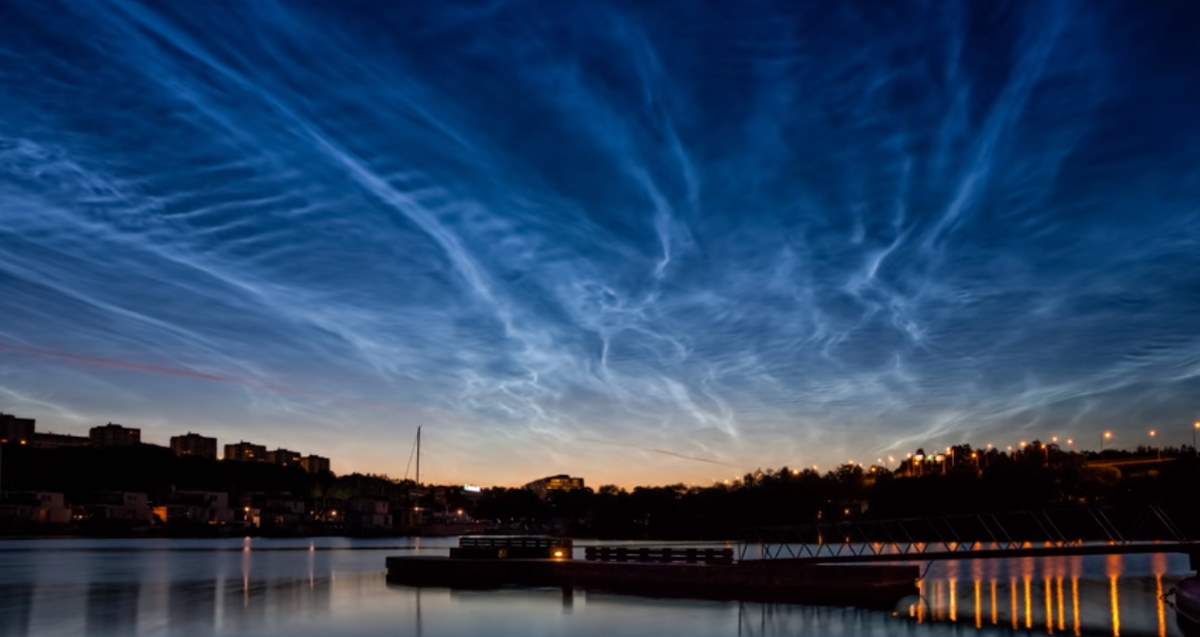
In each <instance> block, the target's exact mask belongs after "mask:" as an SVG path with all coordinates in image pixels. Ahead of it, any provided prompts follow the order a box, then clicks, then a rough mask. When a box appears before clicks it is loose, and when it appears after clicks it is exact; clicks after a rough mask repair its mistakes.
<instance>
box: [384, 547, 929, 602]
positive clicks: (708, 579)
mask: <svg viewBox="0 0 1200 637" xmlns="http://www.w3.org/2000/svg"><path fill="white" fill-rule="evenodd" d="M919 576H920V569H919V568H918V567H917V566H914V565H907V564H870V565H839V564H828V565H827V564H796V563H794V562H792V563H788V562H783V561H781V562H775V561H774V560H761V561H748V562H740V563H733V564H722V563H717V564H714V563H707V564H706V563H678V562H672V563H661V562H660V563H643V562H602V561H583V560H573V559H553V558H549V559H547V558H540V559H514V558H484V559H455V558H448V557H425V556H402V557H389V558H387V577H388V581H389V582H391V583H394V584H406V585H416V586H444V587H448V588H462V589H487V588H498V587H503V586H552V587H564V588H567V587H569V588H576V587H577V588H584V589H596V590H604V591H608V592H614V593H629V594H639V595H653V596H662V597H694V598H703V599H728V600H747V601H750V600H753V601H778V602H794V603H805V604H828V605H848V606H849V605H852V606H860V607H876V608H891V607H894V606H895V604H896V602H898V601H899V600H900V599H901V598H903V597H905V596H907V595H915V594H916V593H917V584H916V582H917V578H918V577H919Z"/></svg>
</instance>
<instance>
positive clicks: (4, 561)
mask: <svg viewBox="0 0 1200 637" xmlns="http://www.w3.org/2000/svg"><path fill="white" fill-rule="evenodd" d="M452 543H453V540H451V539H444V538H439V539H428V538H400V539H395V538H392V539H386V540H348V539H343V538H317V539H312V540H307V539H289V540H268V539H254V540H238V539H232V540H84V539H69V540H10V541H2V542H0V635H3V636H5V637H7V636H9V635H12V636H24V635H54V636H58V635H64V636H67V635H94V636H99V637H104V636H107V635H183V636H192V635H196V636H200V635H261V636H264V637H281V636H284V635H286V636H288V637H296V636H307V635H313V636H317V635H322V636H324V635H366V636H374V635H380V636H382V635H389V636H395V635H414V636H415V635H421V636H423V637H441V636H452V635H453V636H457V635H472V636H474V635H495V636H497V637H525V636H530V635H573V636H574V635H578V636H583V635H597V636H599V635H603V636H605V637H619V636H624V635H629V636H633V635H699V636H709V635H711V636H734V635H743V636H751V635H768V636H784V635H814V636H822V637H823V636H827V635H896V634H904V635H912V636H914V637H924V636H933V635H961V634H963V633H972V634H974V633H978V634H987V635H1005V634H1016V633H1020V634H1028V633H1030V632H1033V633H1041V634H1062V635H1115V636H1120V635H1127V636H1130V635H1180V634H1181V633H1180V632H1179V630H1178V628H1177V627H1176V625H1175V618H1174V614H1173V610H1172V609H1171V608H1170V607H1169V606H1168V605H1167V604H1165V603H1164V602H1162V601H1161V593H1165V592H1167V591H1169V590H1170V588H1171V586H1173V585H1174V583H1175V582H1177V581H1178V580H1179V579H1181V578H1182V577H1185V576H1186V575H1188V574H1189V571H1188V564H1187V559H1186V558H1184V557H1181V556H1168V555H1143V556H1126V557H1112V558H1104V557H1101V558H1061V559H1044V560H1035V559H1018V560H964V561H959V562H946V563H940V564H935V565H933V566H931V567H930V568H929V570H928V572H927V573H926V576H925V578H924V579H923V580H922V583H921V590H922V591H923V597H922V598H916V597H914V598H912V599H908V600H904V601H902V602H901V603H900V604H898V605H897V607H896V609H895V610H894V611H893V612H883V611H867V610H859V609H848V608H828V607H809V606H801V605H791V604H752V603H739V602H713V601H691V600H679V599H653V598H644V597H633V596H623V595H614V594H610V593H604V592H599V591H587V590H573V591H564V590H560V589H544V588H539V589H529V588H510V589H504V590H499V591H458V590H448V589H444V588H415V587H408V586H397V585H391V584H388V583H387V582H386V581H385V578H384V568H383V564H384V557H386V556H387V555H396V554H442V553H444V552H445V550H446V547H448V546H450V545H451V544H452Z"/></svg>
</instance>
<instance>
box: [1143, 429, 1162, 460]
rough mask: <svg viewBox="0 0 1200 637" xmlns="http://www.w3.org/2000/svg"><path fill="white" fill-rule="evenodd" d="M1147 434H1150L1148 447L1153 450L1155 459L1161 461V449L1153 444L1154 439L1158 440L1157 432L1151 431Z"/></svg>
mask: <svg viewBox="0 0 1200 637" xmlns="http://www.w3.org/2000/svg"><path fill="white" fill-rule="evenodd" d="M1147 433H1148V434H1150V446H1151V447H1153V448H1154V453H1155V457H1157V458H1158V459H1159V460H1162V449H1160V448H1159V447H1158V446H1156V445H1155V444H1154V442H1155V438H1158V430H1156V429H1151V430H1150V431H1149V432H1147Z"/></svg>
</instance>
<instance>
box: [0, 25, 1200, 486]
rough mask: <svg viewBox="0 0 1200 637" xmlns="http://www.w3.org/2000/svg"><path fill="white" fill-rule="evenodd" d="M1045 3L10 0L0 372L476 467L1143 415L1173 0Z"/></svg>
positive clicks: (1092, 424)
mask: <svg viewBox="0 0 1200 637" xmlns="http://www.w3.org/2000/svg"><path fill="white" fill-rule="evenodd" d="M1081 9H1082V8H1081V7H1074V6H1072V5H1070V4H1062V3H1052V4H1047V5H1044V6H1043V5H1038V6H1029V5H1016V6H1012V7H1002V6H1001V5H968V4H952V5H934V6H921V5H916V4H914V5H902V6H899V7H894V8H890V9H888V10H886V11H885V10H883V9H881V8H879V7H877V6H875V5H872V4H869V3H867V4H862V5H859V6H854V5H838V6H837V7H827V6H826V7H820V6H816V7H811V8H804V7H799V8H796V9H795V10H794V11H790V12H788V11H782V10H780V9H778V8H773V7H767V6H766V5H761V6H757V7H737V8H736V9H735V8H734V7H732V6H731V7H724V8H722V7H713V8H710V9H709V10H707V11H700V10H697V9H696V8H695V7H691V6H689V7H688V10H681V9H680V7H672V6H669V5H660V6H655V7H651V6H638V5H627V4H623V3H613V4H602V3H594V4H589V3H583V4H578V3H576V4H573V5H571V6H562V7H547V6H545V5H532V4H527V3H521V2H498V3H489V4H483V5H473V6H468V5H463V6H458V7H449V6H444V5H442V4H437V3H429V4H423V3H410V4H407V5H403V6H399V7H392V8H391V9H389V10H388V11H382V10H381V9H379V8H372V9H370V10H368V9H367V8H366V7H357V8H348V7H342V6H338V5H337V4H334V3H330V4H322V3H314V4H308V5H292V4H274V3H270V2H255V3H247V4H245V5H241V6H227V7H216V6H211V7H209V6H205V7H197V6H188V7H181V8H171V7H155V6H147V5H144V4H140V3H131V2H118V3H112V4H107V5H104V6H100V5H93V4H88V3H63V4H58V5H55V4H52V3H34V2H29V3H9V4H8V5H6V6H5V7H3V8H0V25H3V26H0V30H2V31H0V285H2V287H0V290H2V292H3V293H2V294H0V316H3V317H4V320H3V322H2V323H0V405H4V409H5V410H6V411H19V412H21V413H28V414H31V415H36V416H37V417H38V418H39V420H40V422H41V423H42V424H41V426H43V427H46V428H51V429H60V430H61V429H72V428H78V427H83V426H85V425H88V424H92V423H95V422H99V421H108V420H125V421H128V422H130V423H132V424H138V425H141V426H142V427H143V429H145V431H146V433H145V437H146V438H148V439H151V440H154V439H159V440H165V438H166V437H167V436H168V435H170V434H173V433H176V432H178V431H184V430H188V429H192V430H197V429H203V430H205V431H211V432H213V433H216V434H218V435H220V436H222V437H225V438H247V439H254V440H258V441H261V442H264V443H266V444H270V445H283V446H288V447H293V448H301V449H302V450H311V451H317V452H321V453H325V454H328V455H332V456H334V459H335V464H336V465H337V466H335V469H338V470H343V471H345V470H351V469H358V470H368V471H391V472H393V473H396V472H399V471H402V469H400V467H401V465H402V464H403V462H404V460H405V458H406V457H407V456H406V454H407V449H408V444H409V436H410V435H411V431H412V430H413V428H414V427H415V425H416V424H417V423H423V424H425V425H426V432H428V434H430V435H429V438H430V442H431V444H430V445H429V448H430V450H429V453H430V454H431V457H430V459H429V461H428V462H427V463H426V465H427V466H430V467H432V468H433V473H432V475H433V476H434V477H435V478H440V479H445V480H468V481H481V482H491V481H499V482H514V483H515V482H522V481H524V479H526V478H528V477H530V476H532V475H535V474H542V473H546V472H551V471H558V470H570V471H573V472H581V473H583V474H585V475H587V476H588V477H589V478H591V479H593V480H599V481H617V482H621V483H631V482H635V481H650V482H661V481H669V480H688V481H703V480H708V479H711V478H714V477H727V476H717V475H715V474H714V473H713V472H714V468H715V467H723V468H720V469H717V470H718V471H721V472H729V471H730V470H731V469H730V467H744V468H747V469H749V468H753V467H755V466H767V465H773V466H778V465H781V464H792V465H810V464H814V463H818V464H823V465H829V464H831V463H834V462H839V461H843V460H845V459H846V458H850V457H856V458H859V459H870V458H873V457H875V456H876V455H888V454H889V453H893V454H894V453H899V452H903V451H905V450H908V449H909V448H911V447H915V446H918V445H926V446H930V445H932V446H941V445H943V444H948V443H951V442H958V441H974V442H976V443H982V442H994V443H997V444H1004V443H1005V442H1011V441H1012V440H1016V439H1018V438H1032V437H1037V436H1042V437H1047V436H1049V435H1053V434H1059V433H1061V434H1064V435H1066V434H1070V435H1074V436H1076V437H1077V438H1080V439H1082V440H1086V439H1088V437H1089V436H1094V435H1098V433H1097V432H1099V431H1101V430H1104V429H1116V430H1117V431H1119V432H1121V436H1122V438H1123V439H1124V440H1127V441H1128V443H1129V444H1133V443H1134V442H1136V441H1138V437H1139V436H1141V435H1142V432H1143V430H1144V429H1145V428H1147V427H1148V426H1150V425H1154V426H1157V427H1158V428H1159V429H1160V430H1169V429H1170V426H1171V424H1172V423H1177V424H1178V425H1179V426H1178V430H1179V433H1178V436H1177V437H1178V438H1179V440H1176V441H1174V442H1183V441H1185V438H1187V436H1188V433H1187V429H1186V427H1187V423H1189V422H1190V421H1191V420H1192V419H1194V418H1195V417H1196V416H1197V415H1200V414H1198V413H1197V411H1196V410H1197V406H1196V404H1195V402H1194V396H1195V392H1196V389H1197V388H1198V387H1200V330H1197V325H1198V323H1197V319H1196V317H1197V316H1200V267H1198V266H1200V250H1198V248H1200V230H1198V228H1200V212H1198V211H1197V208H1196V205H1195V201H1196V200H1197V197H1196V196H1197V194H1200V173H1198V172H1197V170H1196V168H1195V166H1197V165H1200V162H1198V161H1197V160H1198V159H1200V157H1198V156H1197V152H1198V151H1197V149H1198V148H1200V144H1197V139H1198V135H1197V134H1198V132H1200V123H1198V122H1197V120H1196V118H1195V117H1194V113H1195V112H1196V111H1197V110H1198V107H1200V94H1197V93H1196V91H1195V89H1194V86H1196V85H1197V82H1196V80H1197V77H1196V72H1195V70H1194V69H1193V68H1192V67H1193V64H1191V62H1190V60H1191V59H1193V58H1194V53H1195V50H1194V49H1195V44H1194V43H1195V42H1196V41H1200V38H1197V37H1196V36H1198V35H1200V34H1197V33H1194V32H1192V31H1195V29H1194V28H1192V27H1189V26H1187V25H1189V24H1198V23H1200V22H1197V21H1195V20H1186V19H1181V18H1180V16H1177V15H1171V14H1170V11H1171V10H1170V9H1169V8H1166V7H1147V6H1144V5H1137V4H1124V5H1112V6H1108V7H1104V8H1101V9H1097V8H1095V7H1091V8H1089V10H1088V11H1087V12H1083V11H1082V10H1081ZM1187 439H1190V438H1187Z"/></svg>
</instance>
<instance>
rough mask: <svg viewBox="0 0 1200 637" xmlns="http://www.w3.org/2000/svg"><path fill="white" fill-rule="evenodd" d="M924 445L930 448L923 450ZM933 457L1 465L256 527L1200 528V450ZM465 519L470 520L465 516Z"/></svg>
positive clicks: (32, 481) (71, 488) (45, 457)
mask: <svg viewBox="0 0 1200 637" xmlns="http://www.w3.org/2000/svg"><path fill="white" fill-rule="evenodd" d="M915 455H916V456H918V457H920V456H924V454H923V453H922V452H920V450H918V452H917V454H915ZM936 458H937V459H936V460H934V459H930V458H925V459H924V461H922V462H917V461H916V460H915V459H910V460H905V461H903V462H901V463H900V464H899V466H897V467H894V468H892V469H889V468H887V467H882V466H875V467H863V466H861V465H844V466H841V467H838V468H837V469H835V470H833V471H828V472H825V473H818V472H816V471H813V470H812V469H802V470H796V469H792V468H789V467H781V468H778V469H765V470H761V471H755V472H753V473H747V474H746V475H744V476H743V477H742V478H741V479H740V480H736V481H730V482H729V483H723V484H714V485H711V486H685V485H667V486H656V487H637V488H634V489H631V490H626V489H622V488H618V487H615V486H611V485H609V486H601V487H599V488H597V489H594V490H593V489H590V488H589V489H581V490H575V491H569V492H551V493H550V494H549V495H548V496H547V497H545V498H540V497H539V496H538V495H537V494H535V493H534V492H532V491H529V490H526V489H510V488H491V489H485V490H483V492H482V493H468V492H465V491H464V490H463V489H462V488H461V486H457V485H454V486H431V485H417V484H415V483H413V482H412V481H395V480H391V479H388V478H387V477H384V476H368V475H359V474H352V475H345V476H335V475H333V474H332V473H323V474H309V473H306V472H304V471H303V470H302V469H300V468H299V467H283V466H276V465H270V464H265V463H250V462H227V461H215V460H207V459H201V458H194V457H176V456H175V455H173V454H172V453H171V452H170V450H168V449H164V448H161V447H156V446H153V445H140V446H135V447H127V448H104V449H97V448H60V449H33V448H25V447H14V446H12V445H9V446H6V447H5V449H4V457H3V469H2V470H3V489H4V492H5V493H6V494H8V495H11V494H12V493H13V492H21V491H24V492H45V491H50V492H58V493H62V494H64V496H65V499H66V501H67V503H68V505H75V508H78V505H81V504H87V503H88V502H92V501H95V500H96V498H97V494H102V493H108V492H140V493H144V494H146V496H147V498H148V500H149V501H150V504H151V505H152V506H153V505H156V504H163V503H171V502H172V501H173V497H174V496H175V494H178V493H180V492H187V491H207V492H221V493H225V494H228V504H229V507H231V508H234V509H235V511H234V514H235V518H234V526H236V525H237V524H242V523H243V522H244V520H243V516H242V514H241V513H240V511H242V509H243V507H244V506H245V507H253V510H254V512H255V515H258V516H260V520H259V521H257V522H256V525H261V526H259V527H257V529H256V531H254V532H268V531H270V532H276V533H292V534H302V533H342V532H353V531H355V530H356V529H357V530H370V531H371V532H373V533H380V534H382V533H391V534H409V533H421V532H431V533H436V532H444V533H460V532H478V531H485V530H486V531H492V532H516V533H562V534H568V535H573V536H576V537H599V538H628V539H675V540H682V539H737V538H754V537H760V536H762V535H763V534H764V533H769V532H773V531H778V530H781V529H782V530H786V529H789V528H800V527H803V526H805V525H812V524H814V523H821V524H836V523H839V522H846V521H851V522H857V521H871V520H889V519H896V518H921V517H928V516H947V515H967V514H973V513H994V512H1011V511H1037V510H1047V509H1064V508H1072V507H1074V508H1082V507H1111V508H1116V509H1132V508H1139V507H1146V506H1149V505H1155V506H1159V507H1161V508H1162V509H1163V510H1164V511H1166V512H1167V513H1168V514H1169V515H1170V516H1171V517H1172V518H1173V519H1174V521H1175V522H1176V523H1177V524H1178V525H1179V526H1180V527H1182V528H1183V529H1184V530H1187V531H1189V532H1190V533H1191V534H1192V535H1193V536H1196V537H1200V507H1196V506H1195V489H1196V487H1197V485H1200V461H1198V460H1197V458H1196V456H1195V454H1194V452H1193V450H1191V449H1190V448H1184V449H1163V450H1150V449H1141V450H1138V451H1137V452H1116V451H1109V452H1106V453H1104V454H1103V455H1099V454H1082V453H1074V452H1069V451H1064V450H1062V449H1060V448H1058V447H1057V446H1055V445H1047V446H1042V445H1040V444H1038V443H1036V442H1035V443H1033V444H1031V445H1029V446H1028V447H1027V448H1025V449H1024V450H1020V451H1018V452H1016V453H1013V454H1008V453H1002V452H1000V451H998V450H975V449H972V448H970V447H968V446H960V447H955V448H953V449H952V450H951V451H950V452H947V453H945V454H939V455H938V456H937V457H936ZM10 500H11V498H10ZM0 504H2V503H0ZM384 504H386V506H384ZM335 511H336V512H337V514H333V512H335ZM210 522H211V520H210ZM468 522H473V523H475V526H474V527H473V528H471V529H464V528H462V524H463V523H468ZM272 525H273V526H272ZM439 525H440V527H441V528H440V530H438V528H439ZM455 525H458V527H457V528H458V530H455V528H456V527H455ZM83 532H87V531H86V529H84V530H83ZM248 532H250V531H248Z"/></svg>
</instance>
